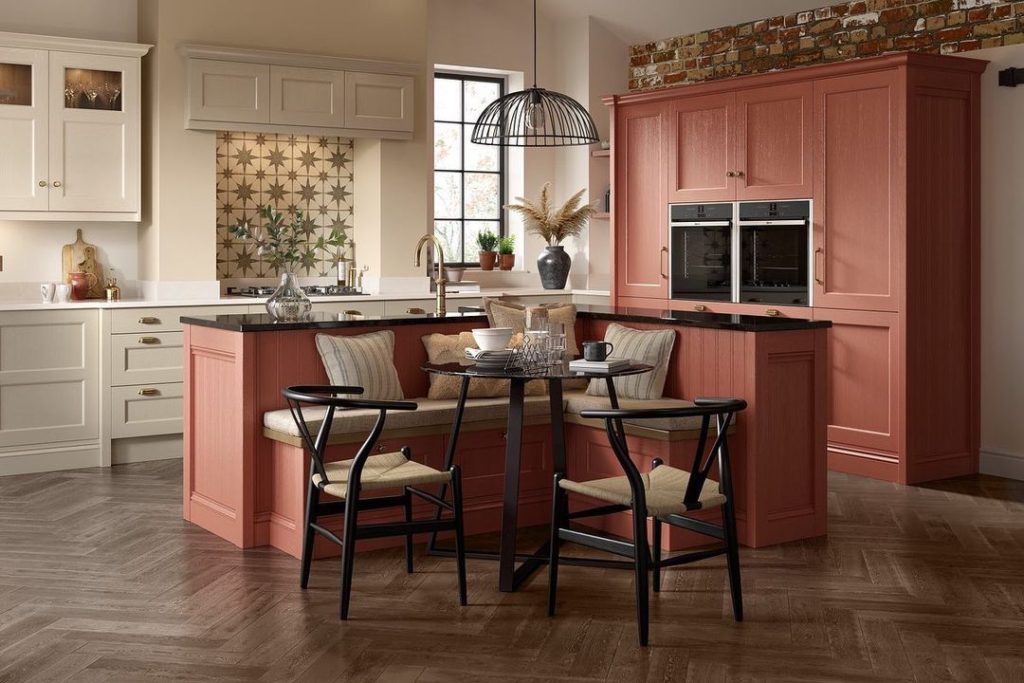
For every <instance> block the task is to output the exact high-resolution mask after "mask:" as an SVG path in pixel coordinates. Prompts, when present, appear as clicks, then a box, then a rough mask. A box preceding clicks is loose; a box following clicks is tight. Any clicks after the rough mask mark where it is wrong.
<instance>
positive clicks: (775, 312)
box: [764, 308, 780, 318]
mask: <svg viewBox="0 0 1024 683" xmlns="http://www.w3.org/2000/svg"><path fill="white" fill-rule="evenodd" d="M764 314H765V315H767V316H770V317H772V318H775V317H777V316H779V315H780V313H779V311H778V309H776V308H769V309H768V310H766V311H765V312H764Z"/></svg>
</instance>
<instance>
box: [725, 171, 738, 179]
mask: <svg viewBox="0 0 1024 683" xmlns="http://www.w3.org/2000/svg"><path fill="white" fill-rule="evenodd" d="M725 177H726V178H735V177H736V171H726V172H725Z"/></svg>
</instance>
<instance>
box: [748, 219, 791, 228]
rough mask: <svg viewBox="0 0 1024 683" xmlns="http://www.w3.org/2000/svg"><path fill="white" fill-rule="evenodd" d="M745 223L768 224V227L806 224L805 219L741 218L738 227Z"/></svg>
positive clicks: (754, 224)
mask: <svg viewBox="0 0 1024 683" xmlns="http://www.w3.org/2000/svg"><path fill="white" fill-rule="evenodd" d="M747 225H753V226H768V227H773V226H776V225H777V226H779V227H792V226H802V225H807V221H804V220H786V219H783V220H764V221H754V220H742V219H741V220H740V227H741V228H742V227H744V226H747Z"/></svg>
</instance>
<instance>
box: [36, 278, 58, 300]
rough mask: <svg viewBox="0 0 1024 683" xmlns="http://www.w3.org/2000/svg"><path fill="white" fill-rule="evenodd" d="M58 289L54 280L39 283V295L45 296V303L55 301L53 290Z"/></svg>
mask: <svg viewBox="0 0 1024 683" xmlns="http://www.w3.org/2000/svg"><path fill="white" fill-rule="evenodd" d="M56 289H57V285H56V284H54V283H53V282H44V283H42V284H41V285H39V295H40V296H41V297H42V298H43V303H44V304H50V303H53V292H54V290H56Z"/></svg>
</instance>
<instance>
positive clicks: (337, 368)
mask: <svg viewBox="0 0 1024 683" xmlns="http://www.w3.org/2000/svg"><path fill="white" fill-rule="evenodd" d="M316 348H317V351H319V352H320V359H321V360H322V361H323V363H324V369H325V370H327V377H328V379H330V381H331V384H334V385H342V386H349V387H362V388H363V390H364V391H363V394H362V395H361V397H360V398H365V399H369V400H375V401H400V400H402V399H404V398H405V395H404V394H403V393H402V384H401V382H399V381H398V370H397V369H396V368H395V361H394V358H395V333H394V332H392V331H391V330H381V331H380V332H371V333H369V334H360V335H355V336H349V337H343V336H337V337H335V336H332V335H329V334H318V335H317V336H316Z"/></svg>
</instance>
